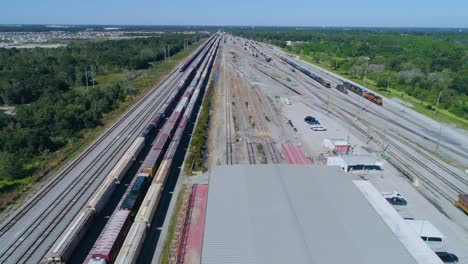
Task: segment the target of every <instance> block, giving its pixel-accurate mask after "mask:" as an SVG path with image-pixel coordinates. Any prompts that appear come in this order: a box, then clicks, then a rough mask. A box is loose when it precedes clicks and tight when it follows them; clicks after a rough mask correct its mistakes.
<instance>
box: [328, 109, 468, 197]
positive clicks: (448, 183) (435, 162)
mask: <svg viewBox="0 0 468 264" xmlns="http://www.w3.org/2000/svg"><path fill="white" fill-rule="evenodd" d="M337 107H338V108H339V109H340V110H341V111H343V112H346V113H347V114H348V115H350V116H354V117H355V118H358V116H357V115H354V114H353V113H351V112H349V111H348V110H346V109H343V108H341V107H339V106H337ZM359 121H360V122H361V123H362V124H363V125H365V126H366V127H369V128H373V130H372V131H373V132H374V133H375V134H377V135H378V136H379V137H380V138H381V139H382V140H383V142H386V143H390V144H391V145H392V147H395V148H396V149H398V150H399V151H400V152H401V153H403V154H405V155H406V156H407V157H408V158H410V159H412V160H413V161H414V162H415V163H417V164H419V165H420V166H421V167H423V168H425V169H426V170H427V171H429V172H430V173H431V174H433V175H434V176H436V178H438V179H439V180H440V181H442V182H443V183H444V184H446V185H447V186H448V187H450V188H451V189H452V190H454V191H455V192H457V193H465V192H464V191H463V190H462V189H460V188H459V187H458V186H456V185H455V184H453V183H452V182H451V181H449V180H448V179H446V178H445V177H443V176H441V175H440V174H439V173H437V172H436V171H435V170H434V169H432V168H431V167H430V166H428V165H427V164H426V163H425V162H423V161H421V160H420V159H419V158H417V157H415V156H414V155H412V154H411V153H409V152H408V151H407V150H405V149H404V148H402V147H401V146H400V145H398V144H396V143H395V142H394V141H392V140H391V139H389V138H388V137H387V136H386V135H385V134H384V133H382V132H380V131H379V130H378V129H376V127H375V126H373V125H372V124H371V123H370V122H368V121H367V120H364V119H359ZM388 135H389V136H391V137H392V138H393V139H394V140H397V141H401V137H400V136H397V135H393V134H391V133H388ZM381 144H382V147H385V145H384V143H382V142H381ZM405 146H407V147H409V148H411V149H412V150H413V151H415V152H416V153H418V154H419V155H421V156H423V157H424V158H425V159H427V160H428V161H430V162H432V163H433V164H435V165H436V166H437V167H438V168H441V169H442V170H444V171H445V172H447V173H448V174H450V175H451V176H452V177H454V178H455V179H457V180H459V181H460V182H462V183H463V184H465V185H467V186H468V181H467V180H466V179H464V178H463V177H462V176H460V175H458V174H457V173H456V172H454V171H453V170H451V169H450V168H448V167H447V166H445V165H444V164H442V163H441V162H440V161H438V160H436V159H434V158H432V157H431V156H430V155H428V154H426V153H425V152H424V151H422V150H421V149H419V148H418V147H416V146H414V145H413V144H412V143H411V142H408V144H405Z"/></svg>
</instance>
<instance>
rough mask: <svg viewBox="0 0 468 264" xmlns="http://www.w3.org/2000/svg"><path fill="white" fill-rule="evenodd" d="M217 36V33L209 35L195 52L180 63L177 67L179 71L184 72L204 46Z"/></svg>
mask: <svg viewBox="0 0 468 264" xmlns="http://www.w3.org/2000/svg"><path fill="white" fill-rule="evenodd" d="M216 36H217V34H215V35H213V36H211V37H210V38H209V39H208V41H207V42H206V43H205V44H204V45H202V46H201V47H199V48H198V49H197V51H196V52H195V54H193V55H191V56H190V57H189V58H188V59H186V60H185V61H184V62H183V63H182V65H181V66H180V67H179V72H184V71H185V70H186V69H187V68H188V67H189V66H190V64H192V62H193V61H194V60H195V59H196V58H197V57H198V55H200V53H201V52H202V51H203V50H205V48H206V47H207V45H208V43H211V42H212V41H213V40H214V39H215V37H216Z"/></svg>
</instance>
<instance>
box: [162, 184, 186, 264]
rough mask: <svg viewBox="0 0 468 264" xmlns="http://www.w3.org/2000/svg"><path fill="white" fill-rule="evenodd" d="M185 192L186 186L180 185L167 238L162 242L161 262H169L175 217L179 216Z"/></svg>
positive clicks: (166, 263)
mask: <svg viewBox="0 0 468 264" xmlns="http://www.w3.org/2000/svg"><path fill="white" fill-rule="evenodd" d="M185 192H187V188H186V187H182V189H181V190H180V192H179V196H178V197H177V202H176V206H175V209H174V214H173V215H172V218H171V224H170V225H169V229H168V233H167V239H166V242H165V243H164V249H163V254H162V259H161V263H162V264H169V258H170V257H171V245H172V241H173V239H174V233H175V228H176V225H177V217H178V216H179V213H180V208H181V207H182V199H183V197H184V195H185Z"/></svg>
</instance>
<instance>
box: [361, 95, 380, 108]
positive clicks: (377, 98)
mask: <svg viewBox="0 0 468 264" xmlns="http://www.w3.org/2000/svg"><path fill="white" fill-rule="evenodd" d="M362 96H363V97H364V98H366V99H367V100H369V101H372V102H374V103H376V104H378V105H382V97H380V96H378V95H375V94H373V93H371V92H364V94H363V95H362Z"/></svg>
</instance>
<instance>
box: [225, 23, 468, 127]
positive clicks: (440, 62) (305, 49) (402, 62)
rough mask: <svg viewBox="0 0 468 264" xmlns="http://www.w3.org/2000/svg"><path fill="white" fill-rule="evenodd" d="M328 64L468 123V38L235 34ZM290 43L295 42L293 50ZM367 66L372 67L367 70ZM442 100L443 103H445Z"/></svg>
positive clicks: (429, 33) (394, 33) (391, 33)
mask: <svg viewBox="0 0 468 264" xmlns="http://www.w3.org/2000/svg"><path fill="white" fill-rule="evenodd" d="M231 31H232V33H234V34H237V35H240V36H244V37H248V38H253V39H255V40H258V41H262V42H267V43H271V44H274V45H277V46H280V47H283V48H286V49H288V50H289V51H291V52H294V53H297V54H302V55H305V56H308V57H310V58H312V59H313V60H314V61H316V62H317V63H325V64H328V65H330V66H331V67H332V68H334V69H335V70H338V71H340V72H345V73H348V74H350V75H351V76H353V77H355V78H361V79H362V78H363V77H364V74H365V70H366V67H367V78H369V79H370V80H373V81H374V82H375V83H376V85H377V87H378V88H380V89H382V90H385V89H386V88H387V86H388V85H390V87H391V88H395V89H398V90H400V91H402V92H405V93H407V94H409V95H411V96H413V97H415V98H417V99H420V100H422V101H424V102H426V103H427V107H428V108H432V107H433V106H434V105H436V104H437V102H438V101H439V104H438V106H439V107H442V108H444V109H447V110H449V111H450V112H452V113H453V114H455V115H457V116H459V117H462V118H465V119H466V118H468V100H467V99H468V34H467V33H464V32H459V31H454V30H450V31H449V30H446V31H444V30H429V29H427V30H418V29H414V30H412V29H386V30H379V29H351V30H345V29H290V28H289V29H287V28H283V29H281V28H277V29H272V28H265V29H259V30H257V29H255V30H252V29H233V30H231ZM287 41H292V43H291V45H287ZM366 64H367V66H366ZM439 95H441V96H440V100H438V99H439Z"/></svg>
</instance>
